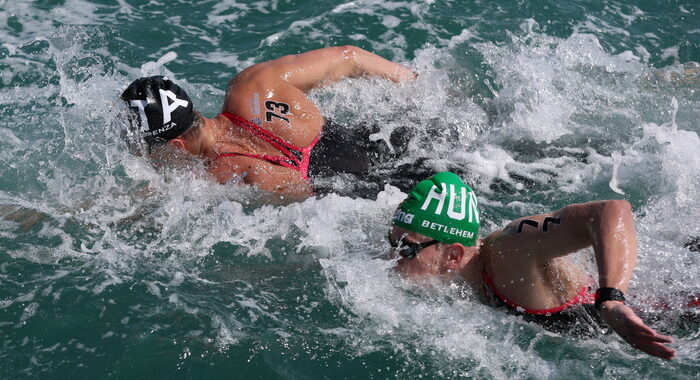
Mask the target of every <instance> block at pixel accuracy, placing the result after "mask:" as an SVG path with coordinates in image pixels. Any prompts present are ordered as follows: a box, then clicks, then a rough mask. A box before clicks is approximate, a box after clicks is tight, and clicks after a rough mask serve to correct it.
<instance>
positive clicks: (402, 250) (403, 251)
mask: <svg viewBox="0 0 700 380" xmlns="http://www.w3.org/2000/svg"><path fill="white" fill-rule="evenodd" d="M406 236H408V234H403V235H401V238H399V240H398V242H396V243H394V242H392V241H391V233H389V237H388V238H389V244H390V245H391V246H392V247H393V248H394V252H395V253H398V254H399V255H400V256H401V257H405V258H407V259H412V258H414V257H416V255H418V252H420V251H421V250H423V249H425V248H427V247H429V246H431V245H433V244H437V243H439V241H437V240H431V241H426V242H423V243H404V242H403V239H404V238H405V237H406Z"/></svg>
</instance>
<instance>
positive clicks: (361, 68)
mask: <svg viewBox="0 0 700 380" xmlns="http://www.w3.org/2000/svg"><path fill="white" fill-rule="evenodd" d="M249 70H250V71H251V73H255V72H259V73H262V74H263V75H271V76H273V77H274V79H275V80H280V79H281V80H283V81H285V82H287V83H289V84H291V85H292V86H294V87H297V88H298V89H300V90H302V91H304V92H306V91H308V90H310V89H312V88H315V87H319V86H322V85H325V84H330V83H334V82H337V81H339V80H342V79H344V78H356V77H364V76H375V77H380V78H384V79H387V80H390V81H393V82H397V83H398V82H403V81H407V80H411V79H415V78H416V73H415V72H413V71H412V70H411V69H410V68H408V67H406V66H404V65H401V64H398V63H395V62H391V61H389V60H387V59H384V58H382V57H380V56H378V55H376V54H374V53H370V52H368V51H366V50H363V49H361V48H358V47H355V46H338V47H328V48H323V49H318V50H312V51H309V52H306V53H301V54H296V55H288V56H285V57H281V58H278V59H275V60H272V61H269V62H263V63H261V64H258V65H255V66H253V67H251V68H250V69H249ZM242 74H243V73H242Z"/></svg>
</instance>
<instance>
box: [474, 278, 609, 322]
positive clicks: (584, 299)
mask: <svg viewBox="0 0 700 380" xmlns="http://www.w3.org/2000/svg"><path fill="white" fill-rule="evenodd" d="M482 277H483V281H484V283H485V284H486V286H487V287H488V289H490V290H491V291H492V292H493V294H494V295H496V297H498V299H499V300H501V301H503V303H505V304H506V305H508V306H509V307H511V308H513V309H515V310H517V311H520V312H522V313H527V314H535V315H547V314H554V313H558V312H560V311H563V310H565V309H568V308H569V307H571V306H574V305H579V304H592V303H594V301H595V299H594V298H595V295H594V293H591V291H590V287H588V286H584V287H583V288H582V289H581V291H580V292H578V294H577V295H576V296H575V297H574V298H572V299H570V300H568V301H566V302H565V303H564V304H563V305H560V306H557V307H553V308H550V309H528V308H526V307H523V306H520V305H518V304H516V303H515V302H513V301H511V300H509V299H508V298H506V296H504V295H503V293H501V292H499V291H498V289H497V288H496V286H495V285H494V284H493V280H491V277H489V274H488V273H486V270H484V271H483V276H482Z"/></svg>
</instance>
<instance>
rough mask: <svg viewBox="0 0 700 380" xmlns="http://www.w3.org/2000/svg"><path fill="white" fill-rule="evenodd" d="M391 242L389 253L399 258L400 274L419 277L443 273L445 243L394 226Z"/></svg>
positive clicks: (398, 269) (397, 269)
mask: <svg viewBox="0 0 700 380" xmlns="http://www.w3.org/2000/svg"><path fill="white" fill-rule="evenodd" d="M389 244H390V245H391V248H390V249H389V252H388V255H389V257H390V258H396V257H398V258H399V260H398V261H397V262H396V268H395V269H396V271H397V272H399V273H400V274H402V275H406V276H409V277H418V276H430V275H437V274H441V273H443V271H444V262H443V250H442V248H443V244H441V243H439V242H436V241H435V240H433V239H432V238H430V237H427V236H425V235H421V234H418V233H415V232H411V231H408V230H406V229H404V228H400V227H392V228H391V230H390V231H389ZM402 254H403V255H402ZM411 256H413V257H411ZM409 257H411V258H409Z"/></svg>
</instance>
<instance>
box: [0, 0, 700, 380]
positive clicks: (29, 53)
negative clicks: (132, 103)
mask: <svg viewBox="0 0 700 380" xmlns="http://www.w3.org/2000/svg"><path fill="white" fill-rule="evenodd" d="M193 3H195V2H189V1H157V0H152V1H149V2H138V1H130V0H119V1H111V2H110V1H104V0H65V1H55V0H53V1H34V2H29V1H16V2H10V1H0V37H1V38H0V41H1V42H2V44H1V45H0V69H1V70H0V104H1V107H0V161H1V164H0V213H1V214H2V215H4V218H3V219H0V378H3V379H5V378H7V379H15V378H42V379H63V378H91V379H92V378H98V379H99V378H167V379H170V378H242V379H243V378H265V379H267V378H284V379H306V378H309V379H317V378H357V379H360V378H362V379H364V378H377V379H384V378H409V377H411V378H470V377H473V378H480V379H481V378H485V379H488V378H492V379H511V378H523V379H541V378H551V379H560V378H567V379H568V378H576V379H594V378H595V379H597V378H610V379H626V378H644V379H656V378H667V379H697V378H699V377H700V330H698V329H697V326H696V327H691V328H681V327H678V326H674V325H673V324H670V323H665V322H656V323H655V324H653V327H655V328H659V329H661V330H663V331H665V332H668V333H670V334H672V335H674V336H675V337H676V342H675V343H674V344H673V346H674V347H675V348H676V349H677V350H678V357H677V359H676V360H674V361H672V362H664V361H661V360H658V359H654V358H651V357H648V356H646V355H644V354H641V353H639V352H638V351H635V350H634V349H632V348H630V347H629V346H627V345H625V344H623V342H622V341H621V340H620V339H618V338H617V337H616V336H603V337H600V338H587V339H577V338H573V337H568V336H560V335H556V334H552V333H548V332H546V331H544V330H543V329H542V328H540V327H538V326H535V325H530V324H527V323H524V322H522V321H520V320H518V319H517V318H515V317H512V316H508V315H505V314H504V313H502V312H501V311H498V310H492V309H489V308H487V307H485V306H482V305H480V304H478V303H477V302H475V301H474V300H473V297H472V296H471V294H469V293H468V292H466V293H465V292H464V291H462V290H460V289H457V288H452V287H444V286H425V285H423V286H418V285H416V284H411V283H408V282H406V281H403V280H402V279H400V278H397V277H396V276H395V275H393V274H392V272H391V266H392V265H393V263H392V262H388V261H383V260H380V259H378V258H376V256H377V255H378V254H380V253H382V252H383V250H384V249H385V248H386V243H385V241H384V238H385V233H386V229H387V218H388V216H389V215H390V214H391V212H392V211H393V209H394V208H395V207H396V205H397V204H398V203H399V202H400V201H401V199H402V197H403V194H401V192H400V191H398V189H396V188H391V187H387V188H385V189H384V190H383V191H381V192H379V193H378V194H376V196H374V197H369V198H368V199H360V198H353V197H350V196H341V195H329V196H326V197H323V198H314V199H309V200H307V201H306V202H303V203H298V204H292V205H289V206H284V207H273V206H260V205H256V204H255V202H254V199H255V196H256V194H255V192H254V191H253V190H251V189H245V188H235V187H231V186H221V185H217V184H214V183H212V182H211V181H209V180H207V179H206V178H205V177H204V176H203V167H202V165H201V163H198V162H190V163H187V164H186V165H185V166H184V167H182V168H168V169H164V168H156V167H154V166H152V165H150V164H149V163H148V161H146V160H144V159H143V158H139V157H134V156H130V155H129V154H128V153H127V152H126V150H125V147H124V144H123V143H122V142H121V141H120V140H119V138H118V137H117V136H116V134H115V133H114V129H115V128H116V127H115V123H118V122H117V120H116V115H117V112H118V102H117V96H118V94H119V93H120V92H121V90H122V89H123V88H124V87H125V86H126V85H127V84H128V83H130V82H131V80H133V79H134V78H136V77H138V76H141V75H153V74H167V75H170V76H171V77H174V78H176V79H177V81H178V82H179V83H181V85H183V86H184V87H186V88H187V90H188V92H189V93H190V95H191V96H192V98H193V99H194V101H195V106H196V107H197V108H198V109H200V110H201V111H202V112H203V113H204V114H205V115H207V116H213V115H214V114H216V113H217V111H218V110H219V109H220V107H221V101H222V98H223V93H224V89H225V86H226V84H227V82H228V80H229V79H230V78H231V77H232V76H234V75H235V74H236V73H237V72H239V71H241V70H242V69H243V68H245V67H247V66H248V65H250V64H253V63H256V62H260V61H265V60H268V59H272V58H275V57H278V56H280V55H285V54H293V53H298V52H301V51H306V50H310V49H315V48H320V47H324V46H329V45H343V44H354V45H358V46H360V47H363V48H365V49H368V50H371V51H374V52H376V53H378V54H380V55H382V56H384V57H386V58H389V59H393V60H396V61H399V62H402V63H405V64H408V65H411V66H413V67H415V68H416V70H417V71H418V72H419V73H420V77H419V79H418V80H417V81H416V82H414V83H410V84H408V85H406V86H395V85H392V84H389V83H383V82H380V81H375V80H352V81H346V82H341V83H338V84H336V85H333V86H329V87H326V88H323V89H321V90H319V91H317V92H314V93H313V94H312V96H313V98H314V99H315V100H317V102H318V103H319V104H320V107H321V109H322V110H323V112H324V113H325V114H326V115H327V116H328V117H332V118H333V119H335V120H336V121H339V122H341V123H344V124H347V125H348V126H350V127H351V126H352V125H357V124H359V123H361V122H369V123H374V124H378V125H381V127H382V130H381V132H380V133H379V135H378V136H377V137H379V138H381V137H382V136H386V135H388V133H389V132H390V131H391V130H392V129H393V128H396V127H399V126H404V125H408V126H411V127H413V128H415V129H416V130H418V131H419V132H420V133H419V136H418V137H417V138H416V139H415V140H414V141H413V143H412V146H411V150H410V153H409V154H408V155H407V156H406V157H405V159H404V161H405V162H410V161H411V160H412V159H415V158H416V157H424V156H428V157H432V158H433V159H432V160H431V161H430V164H431V165H432V166H433V167H434V168H435V169H436V170H441V169H444V168H446V167H450V166H451V165H452V166H454V165H458V166H461V167H462V168H464V170H465V171H466V172H468V173H470V178H468V179H469V181H470V182H471V183H472V184H473V187H474V188H475V189H476V191H477V193H478V194H479V200H480V203H481V205H482V207H483V214H484V215H483V219H485V225H484V233H488V232H489V231H492V230H493V229H495V228H497V227H499V226H502V225H503V224H505V223H506V222H507V221H508V220H510V219H511V218H514V217H517V216H520V215H524V214H529V213H536V212H544V211H549V210H553V209H556V208H558V207H561V206H563V205H565V204H567V203H570V202H580V201H587V200H593V199H603V198H622V199H628V200H629V201H630V202H632V204H633V208H634V211H635V216H636V220H637V223H638V234H639V247H640V250H639V264H638V270H637V272H636V276H635V278H634V279H633V283H632V286H631V292H630V293H634V294H636V295H638V296H639V297H647V296H663V297H666V298H669V299H671V300H673V299H674V298H673V297H674V295H677V294H679V293H681V292H684V291H691V292H696V291H698V290H700V277H698V275H697V273H698V268H699V267H700V255H699V254H698V252H693V251H690V250H689V249H687V248H686V247H684V245H685V244H686V242H687V241H688V240H689V239H691V238H692V237H695V236H700V222H698V220H700V211H698V207H697V205H698V204H699V203H700V192H699V191H698V189H699V188H700V186H699V185H700V176H698V173H699V172H700V149H699V148H700V138H699V137H698V134H699V133H700V122H698V120H700V63H699V62H700V8H698V4H697V3H696V2H694V1H690V0H685V1H668V2H664V3H663V4H659V3H658V2H652V1H625V2H621V1H602V2H598V1H578V2H576V1H569V0H567V1H557V2H554V1H552V2H549V1H527V2H525V1H520V2H505V1H504V2H485V1H476V2H464V1H437V0H433V1H404V2H386V1H353V2H346V3H343V2H337V1H326V2H311V1H277V0H275V1H266V0H262V1H257V2H248V1H230V0H224V1H201V2H196V5H194V4H193ZM441 125H445V126H448V127H450V128H453V129H456V130H457V131H458V133H459V140H458V143H459V144H460V145H461V146H462V148H463V149H460V150H457V151H455V150H451V149H448V148H446V145H445V144H442V143H441V142H440V141H441V140H439V139H437V140H431V139H428V138H422V137H421V136H420V135H428V134H430V133H431V132H430V131H432V130H434V127H435V126H441ZM431 141H437V142H431ZM337 181H338V184H339V185H338V186H339V187H343V188H344V189H345V190H347V189H346V188H345V187H347V186H351V184H349V183H347V181H344V180H343V178H337ZM590 256H591V255H590V252H582V253H581V254H580V255H579V257H578V259H579V260H581V262H582V265H590ZM672 313H673V311H672V312H671V314H672Z"/></svg>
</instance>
